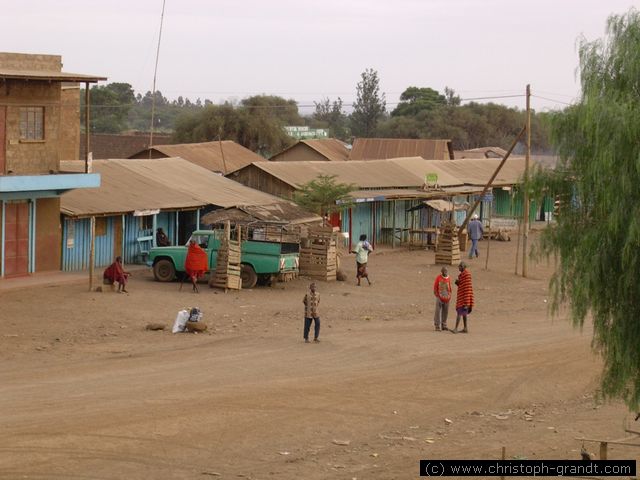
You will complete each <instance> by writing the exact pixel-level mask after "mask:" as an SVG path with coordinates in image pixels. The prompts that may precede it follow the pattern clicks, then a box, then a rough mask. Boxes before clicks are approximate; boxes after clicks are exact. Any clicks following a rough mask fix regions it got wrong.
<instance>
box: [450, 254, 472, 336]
mask: <svg viewBox="0 0 640 480" xmlns="http://www.w3.org/2000/svg"><path fill="white" fill-rule="evenodd" d="M458 270H460V275H458V279H457V280H456V285H457V286H458V296H457V297H456V314H457V315H456V328H455V329H453V330H452V333H458V325H460V317H462V320H463V322H464V328H463V329H462V330H461V332H460V333H468V332H469V329H468V328H467V315H469V314H470V313H471V310H473V305H474V304H475V303H474V301H473V285H472V284H471V272H469V270H467V264H466V263H464V262H460V265H458Z"/></svg>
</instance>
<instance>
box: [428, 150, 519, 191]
mask: <svg viewBox="0 0 640 480" xmlns="http://www.w3.org/2000/svg"><path fill="white" fill-rule="evenodd" d="M501 161H502V159H500V158H478V159H460V160H432V161H430V162H429V163H430V164H433V166H434V167H436V168H439V169H441V170H443V171H445V172H447V173H448V174H449V175H452V176H454V177H456V178H459V179H460V180H461V181H462V184H464V185H479V186H483V185H486V183H487V182H488V181H489V179H490V178H491V175H493V173H494V172H495V170H496V168H498V165H499V164H500V162H501ZM524 165H525V160H524V158H522V157H509V158H508V159H507V161H506V162H505V164H504V165H503V167H502V169H501V170H500V172H499V173H498V176H497V177H496V178H495V180H494V181H493V186H495V187H499V186H509V185H516V184H518V183H520V180H521V177H522V175H523V174H524ZM438 183H440V181H438Z"/></svg>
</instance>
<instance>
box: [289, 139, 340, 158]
mask: <svg viewBox="0 0 640 480" xmlns="http://www.w3.org/2000/svg"><path fill="white" fill-rule="evenodd" d="M300 143H304V144H305V145H307V146H308V147H310V148H313V149H314V150H315V151H316V152H318V153H319V154H320V155H323V156H325V157H327V160H331V161H334V162H344V161H346V160H349V149H348V148H347V144H346V143H344V142H341V141H340V140H338V139H337V138H326V139H318V140H301V141H300Z"/></svg>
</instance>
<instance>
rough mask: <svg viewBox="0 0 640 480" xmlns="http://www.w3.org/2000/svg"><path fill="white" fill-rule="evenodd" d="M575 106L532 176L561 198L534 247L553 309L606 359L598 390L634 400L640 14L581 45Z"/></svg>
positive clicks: (638, 399) (639, 332)
mask: <svg viewBox="0 0 640 480" xmlns="http://www.w3.org/2000/svg"><path fill="white" fill-rule="evenodd" d="M579 56H580V80H581V86H582V93H581V97H580V99H579V101H578V102H577V103H576V104H574V105H572V106H571V107H569V108H567V109H565V110H564V111H563V112H561V113H559V114H557V115H555V116H554V118H552V123H551V125H552V133H551V134H552V142H553V143H554V144H555V146H556V148H557V150H558V152H559V154H560V157H561V161H560V164H559V165H558V167H557V169H556V170H555V171H546V172H542V171H539V172H537V173H536V174H534V175H533V176H532V179H531V182H530V188H531V190H532V193H534V194H542V193H545V192H546V193H553V194H555V195H556V196H557V198H558V199H559V208H558V215H557V222H556V223H555V224H554V225H552V226H550V227H549V228H548V229H546V230H545V231H544V232H543V234H542V236H541V239H540V242H539V243H538V245H537V250H536V252H537V253H538V254H539V255H542V256H548V257H555V258H556V259H557V264H556V265H557V268H556V272H555V274H554V276H553V277H552V280H551V290H552V293H553V303H552V309H553V311H554V312H556V313H557V312H558V307H559V306H560V305H562V304H563V303H568V304H569V305H570V310H571V316H572V319H573V321H574V323H575V325H578V326H580V327H582V326H583V325H584V323H585V321H587V320H588V319H589V318H593V324H594V331H593V347H594V348H595V349H596V350H597V351H598V352H599V353H600V354H601V355H602V358H603V359H604V371H603V375H602V384H601V387H602V393H603V395H604V396H605V397H610V398H622V399H624V401H625V402H626V403H627V405H628V406H629V408H630V409H634V410H637V409H638V406H639V403H640V348H639V347H638V346H639V345H640V281H639V279H638V272H640V14H639V13H638V12H637V11H636V10H635V9H632V10H630V11H629V12H627V13H626V14H623V15H612V16H611V17H609V19H608V22H607V30H606V36H605V37H604V38H603V39H601V40H597V41H593V42H587V41H586V40H584V39H583V40H582V41H581V42H580V46H579Z"/></svg>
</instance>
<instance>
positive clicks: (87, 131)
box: [84, 82, 91, 173]
mask: <svg viewBox="0 0 640 480" xmlns="http://www.w3.org/2000/svg"><path fill="white" fill-rule="evenodd" d="M89 98H90V95H89V82H85V84H84V173H89V147H90V146H91V142H90V140H89V137H90V136H91V130H90V126H89V112H90V106H89Z"/></svg>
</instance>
